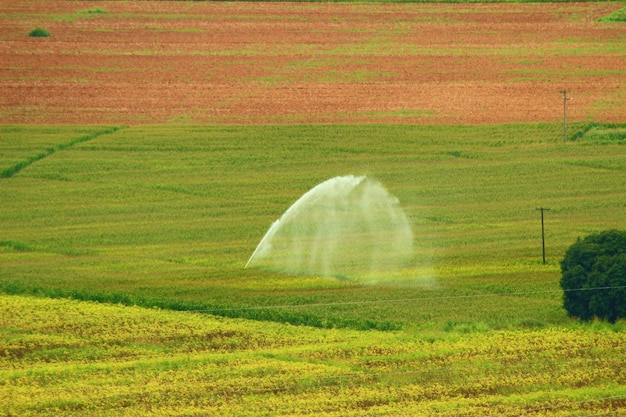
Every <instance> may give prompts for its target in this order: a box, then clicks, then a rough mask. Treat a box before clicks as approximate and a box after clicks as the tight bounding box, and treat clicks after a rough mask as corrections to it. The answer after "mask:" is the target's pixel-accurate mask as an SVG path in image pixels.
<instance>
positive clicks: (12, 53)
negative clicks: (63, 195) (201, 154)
mask: <svg viewBox="0 0 626 417" xmlns="http://www.w3.org/2000/svg"><path fill="white" fill-rule="evenodd" d="M621 7H623V5H622V4H620V3H603V2H600V3H567V4H489V5H486V4H472V5H433V4H422V5H419V4H324V3H322V4H319V3H310V4H309V3H248V2H245V3H222V2H218V3H213V2H157V1H142V2H107V1H98V2H83V1H44V0H32V1H27V2H24V1H18V0H9V1H4V2H2V4H0V123H125V124H142V123H172V122H181V123H241V124H250V123H255V124H256V123H259V124H261V123H328V122H330V123H335V122H340V123H370V122H371V123H380V122H382V123H424V124H437V123H445V124H481V123H518V122H541V121H550V122H552V121H558V120H560V118H561V117H562V112H563V107H562V106H563V96H562V95H561V94H560V92H559V91H560V90H561V89H568V90H569V91H570V93H569V95H571V96H572V97H573V100H572V101H571V102H569V104H568V116H569V117H570V118H571V120H600V121H608V122H623V121H624V115H625V114H626V26H624V24H620V23H600V22H598V18H600V17H602V16H606V15H607V14H609V13H611V12H613V11H615V10H617V9H619V8H621ZM37 26H41V27H44V28H46V29H48V30H49V31H50V32H51V34H52V36H51V37H48V38H33V37H29V36H28V33H29V32H30V31H31V30H32V29H34V28H35V27H37Z"/></svg>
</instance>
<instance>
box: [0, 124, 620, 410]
mask: <svg viewBox="0 0 626 417" xmlns="http://www.w3.org/2000/svg"><path fill="white" fill-rule="evenodd" d="M570 131H571V134H572V139H574V138H575V140H572V141H570V142H568V143H566V144H564V143H563V142H562V137H561V134H562V126H561V125H560V124H558V123H557V124H519V125H496V126H406V125H343V126H342V125H309V126H306V125H303V126H250V127H244V126H238V127H237V126H135V127H123V126H122V127H117V128H111V127H102V126H95V127H89V126H81V127H68V126H24V125H13V126H3V127H2V143H1V145H2V148H1V149H2V153H1V154H2V173H3V176H4V178H2V179H0V181H2V187H1V188H0V194H1V199H2V202H3V203H2V205H3V210H2V212H1V214H0V222H1V227H0V228H1V229H2V239H1V240H0V248H1V250H0V260H1V262H2V270H1V275H0V288H1V289H2V291H3V292H4V293H5V294H6V295H5V296H3V297H2V308H3V314H2V317H3V319H2V320H3V322H2V328H3V332H4V333H3V335H2V336H3V339H2V340H3V345H4V353H3V357H4V365H3V368H2V369H3V371H2V372H3V374H2V375H3V377H2V381H3V382H2V387H3V388H2V389H3V390H4V392H5V394H7V393H8V395H9V397H11V398H14V401H13V402H10V403H7V404H8V405H6V406H5V407H7V408H6V409H5V410H6V411H9V412H11V413H16V415H19V414H21V411H20V410H22V411H24V410H29V412H32V413H33V414H35V415H36V414H38V413H39V414H42V413H43V414H45V411H43V410H46V409H48V408H49V407H57V408H58V410H59V412H60V413H61V412H66V413H67V414H72V413H74V412H75V413H77V414H81V415H86V414H89V413H93V414H94V415H97V414H99V413H101V412H106V413H109V414H111V415H115V414H118V413H120V414H128V415H132V414H133V413H138V414H143V413H153V414H155V415H159V414H164V415H166V414H167V415H172V414H176V413H179V414H181V415H192V414H193V413H194V412H197V413H198V414H199V415H201V414H202V412H203V411H202V410H204V412H207V410H212V412H213V411H214V412H215V414H219V413H222V414H223V415H232V413H235V414H238V415H259V414H260V415H263V414H266V415H276V414H285V415H290V414H293V415H299V414H300V415H301V414H307V413H309V414H319V413H321V412H328V413H330V414H331V415H333V413H334V414H335V415H345V413H347V412H352V413H355V415H357V414H358V413H360V412H363V413H365V412H367V413H370V414H371V415H376V414H377V413H378V414H385V413H387V414H394V415H396V414H397V412H398V411H399V410H406V413H408V414H407V415H410V414H412V412H413V411H415V412H418V411H420V412H423V413H424V414H428V413H431V414H436V415H493V413H494V412H495V413H497V414H502V415H519V414H521V413H524V412H525V411H524V410H528V409H531V410H534V409H536V410H538V411H537V412H536V413H537V414H539V415H542V414H541V413H544V414H547V415H589V414H590V413H592V412H609V413H611V412H612V413H614V414H612V415H619V414H618V411H619V410H622V411H623V407H624V401H625V397H626V391H625V390H624V388H623V384H624V375H623V373H621V372H620V371H619V369H622V368H623V366H622V365H623V364H624V360H623V358H624V352H623V347H624V346H625V344H624V341H625V340H624V334H625V333H624V332H623V330H622V327H623V324H619V323H618V324H617V325H615V326H609V325H602V324H595V325H594V324H592V325H586V326H580V325H578V324H576V322H575V321H572V320H571V319H569V318H568V317H567V315H566V313H565V311H564V310H563V309H562V307H561V297H562V291H561V290H560V288H559V285H558V280H559V277H560V274H559V260H560V259H561V257H562V255H563V253H564V251H565V249H566V248H567V247H568V246H569V245H570V244H571V243H573V242H574V241H575V240H576V239H577V238H578V237H580V236H584V235H586V234H588V233H591V232H594V231H598V230H604V229H609V228H619V227H622V226H623V225H624V224H626V212H625V211H624V204H625V202H624V198H625V195H624V191H623V190H624V189H625V188H624V187H625V186H626V184H625V182H626V176H625V175H624V171H625V170H626V154H625V153H624V149H623V148H624V141H623V134H624V133H623V132H624V125H599V124H573V125H572V126H571V129H570ZM348 173H353V174H367V175H370V176H372V177H374V178H377V179H378V180H379V181H380V182H381V183H382V184H384V185H385V186H386V188H387V189H388V190H389V192H390V193H392V194H393V195H395V196H397V198H398V199H399V201H400V205H401V206H402V207H403V209H404V210H405V212H406V213H407V216H408V218H409V219H410V221H411V224H412V225H413V228H414V233H415V236H416V248H415V255H416V256H415V261H414V263H413V264H412V265H410V266H409V267H407V268H406V269H405V270H403V271H401V272H400V273H399V274H393V275H389V276H386V275H385V274H381V276H380V281H379V282H374V283H372V282H362V281H359V280H358V279H353V280H339V279H336V278H323V277H304V276H289V275H282V274H276V273H272V272H267V271H261V270H258V269H244V268H243V267H244V265H245V263H246V261H247V259H248V257H249V256H250V254H251V253H252V251H253V250H254V248H255V246H256V245H257V243H258V242H259V240H260V239H261V237H262V236H263V234H264V233H265V231H266V230H267V228H268V227H269V225H270V224H271V223H272V222H273V221H274V220H275V219H276V218H278V217H279V216H280V214H282V212H284V211H285V210H286V209H287V208H288V207H289V206H290V205H291V204H293V202H294V201H295V200H297V199H298V198H299V197H300V196H301V195H302V194H303V193H305V192H306V191H307V190H308V189H310V188H311V187H313V186H314V185H316V184H318V183H320V182H322V181H323V180H325V179H327V178H329V177H332V176H335V175H343V174H348ZM537 207H546V208H550V211H548V212H546V246H547V263H546V265H543V263H542V258H541V223H540V213H539V212H538V211H537V210H536V208H537ZM10 294H14V295H12V296H11V295H10ZM33 295H35V296H42V297H52V299H49V300H43V299H42V300H38V299H33V298H30V297H32V296H33ZM59 297H61V298H74V299H78V300H85V301H83V302H77V301H71V302H68V301H63V300H61V299H59ZM88 301H105V302H111V303H114V304H118V305H117V306H115V307H104V306H99V305H98V304H91V303H90V302H89V303H87V302H88ZM67 303H70V304H67ZM120 303H121V304H122V305H123V304H125V305H135V304H137V305H139V306H143V307H144V308H145V309H141V308H137V307H134V308H130V307H123V306H121V305H119V304H120ZM35 306H36V308H35ZM154 307H156V308H159V309H157V310H154V309H153V308H154ZM39 309H40V310H41V311H40V312H38V311H39ZM162 309H167V310H162ZM171 309H174V310H187V312H178V313H176V312H168V310H171ZM99 312H102V313H99ZM33 315H34V316H33ZM128 315H130V317H128ZM215 315H217V316H223V317H240V318H247V319H254V320H255V321H251V322H248V321H241V319H238V320H236V321H229V320H235V319H229V320H227V319H225V318H221V319H220V318H216V317H215ZM42 316H45V317H46V318H45V320H44V319H42ZM42 320H43V321H42ZM48 321H50V322H49V323H48ZM162 321H164V322H167V323H169V324H168V326H170V327H171V329H170V330H163V325H162V324H160V323H161V322H162ZM155 322H156V323H159V324H154V323H155ZM190 322H193V324H182V323H190ZM272 322H274V323H272ZM46 323H48V324H46ZM176 323H179V324H176ZM216 323H219V325H218V324H216ZM293 325H308V327H307V326H305V327H302V326H298V327H293ZM189 326H191V327H189ZM215 326H218V327H219V330H216V331H217V332H218V333H217V334H218V335H217V336H212V333H211V332H212V331H213V330H207V329H213V328H214V327H215ZM240 326H243V327H240ZM310 327H318V328H319V329H312V328H310ZM81 329H85V330H84V332H86V333H83V330H81ZM89 329H91V330H89ZM100 329H101V330H102V332H100ZM105 329H106V330H105ZM242 329H244V330H242ZM161 331H163V332H166V333H167V332H170V333H167V334H165V335H160V332H161ZM125 332H126V333H125ZM240 332H243V335H241V334H240ZM124 334H126V336H124ZM109 338H112V339H109ZM285 338H286V339H288V340H287V341H285ZM309 338H312V339H309ZM320 339H321V340H323V342H322V341H320ZM103 340H105V341H106V343H105V342H103ZM538 340H541V341H542V343H539V342H538ZM589 340H591V341H589ZM327 342H328V344H327ZM544 342H545V343H548V344H549V346H545V345H544V344H543V343H544ZM586 343H591V344H593V348H590V347H587V345H586ZM257 344H258V346H257ZM294 345H295V346H294ZM518 346H519V347H518ZM503 349H504V350H505V351H506V352H502V350H503ZM224 350H226V351H227V352H228V354H226V353H224V352H223V351H224ZM475 355H478V357H479V358H474V356H475ZM511 356H513V357H514V358H511ZM431 360H432V362H430V361H431ZM231 361H232V362H233V364H231V365H229V364H230V363H231ZM424 361H426V362H424ZM598 362H600V363H601V365H599V363H598ZM220 363H221V364H225V365H227V367H226V368H220V367H219V364H220ZM55 364H56V365H55ZM512 365H513V366H512ZM219 369H222V370H221V371H219ZM225 369H227V370H225ZM74 372H75V373H74ZM102 372H104V373H105V374H106V375H107V376H104V375H103V374H102ZM198 372H199V373H200V374H198ZM42 375H45V376H42ZM470 376H471V378H472V379H471V381H474V382H471V383H470V382H468V378H470ZM85 378H87V380H88V381H92V382H90V383H89V384H88V385H87V386H84V385H83V384H80V385H75V382H72V381H76V380H77V379H78V380H81V381H82V380H83V379H85ZM101 378H102V379H101ZM189 378H191V380H194V381H196V380H197V381H198V384H200V385H196V384H194V387H195V388H194V389H193V390H191V389H190V388H188V387H187V384H186V383H185V382H184V381H188V380H189ZM214 378H218V379H219V381H215V380H214ZM249 378H252V379H249ZM137 381H142V382H141V383H139V386H138V385H137ZM202 381H204V382H202ZM102 384H103V385H102ZM151 384H157V385H159V384H164V385H159V386H158V387H157V386H154V387H152V385H151ZM207 384H208V385H207ZM215 384H217V385H215ZM472 384H475V386H474V385H472ZM92 385H93V386H92ZM113 387H115V389H116V390H119V392H118V391H115V392H116V393H115V394H114V393H112V392H111V391H110V390H111V389H113ZM149 387H152V388H149ZM200 387H206V388H205V390H206V391H205V390H202V389H200ZM243 387H245V389H244V388H243ZM242 390H243V391H242ZM414 390H417V391H414ZM48 392H53V393H57V395H54V396H50V394H48ZM21 395H24V396H26V397H30V396H31V395H36V398H37V400H36V401H35V402H34V403H31V402H29V401H26V402H24V401H23V400H20V398H26V397H21ZM59 395H60V396H59ZM77 395H78V396H77ZM94 395H95V397H93V396H94ZM153 395H154V396H153ZM89 398H99V400H98V401H95V400H94V401H90V400H89ZM158 398H161V400H158ZM148 399H149V400H148ZM166 410H168V411H166ZM411 410H412V411H411ZM590 410H591V411H590ZM170 411H171V412H170ZM559 413H561V414H559ZM592 415H594V414H592ZM609 415H611V414H609Z"/></svg>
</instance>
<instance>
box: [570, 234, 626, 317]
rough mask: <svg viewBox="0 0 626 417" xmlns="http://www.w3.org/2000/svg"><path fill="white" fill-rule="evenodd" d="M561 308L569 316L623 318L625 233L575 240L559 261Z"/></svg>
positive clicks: (625, 309) (625, 311)
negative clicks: (561, 291)
mask: <svg viewBox="0 0 626 417" xmlns="http://www.w3.org/2000/svg"><path fill="white" fill-rule="evenodd" d="M561 273H562V276H561V288H563V291H564V294H563V307H564V308H565V310H567V313H568V314H569V315H570V316H572V317H578V318H580V319H582V320H591V319H593V318H594V317H598V318H601V319H605V320H608V321H610V322H612V323H614V322H615V321H616V320H617V319H619V318H625V317H626V231H619V230H607V231H605V232H601V233H598V234H593V235H589V236H587V237H586V238H584V239H582V240H581V239H578V241H577V242H576V243H574V244H573V245H572V246H570V247H569V249H568V250H567V251H566V252H565V256H564V258H563V260H562V261H561Z"/></svg>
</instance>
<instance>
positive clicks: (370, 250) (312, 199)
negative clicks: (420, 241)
mask: <svg viewBox="0 0 626 417" xmlns="http://www.w3.org/2000/svg"><path fill="white" fill-rule="evenodd" d="M413 255H414V252H413V231H412V228H411V226H410V224H409V221H408V219H407V217H406V215H405V213H404V211H403V210H402V208H401V207H400V205H399V202H398V199H397V198H395V197H394V196H392V195H391V194H389V193H388V192H387V190H385V188H384V187H383V186H382V185H381V184H380V183H379V182H378V181H376V180H373V179H371V178H369V177H366V176H353V175H347V176H340V177H335V178H331V179H329V180H327V181H324V182H323V183H321V184H319V185H317V186H315V187H314V188H312V189H311V190H309V191H308V192H306V193H305V194H304V195H303V196H302V197H300V199H298V200H297V201H296V202H295V203H294V204H293V205H292V206H291V207H289V208H288V209H287V211H285V212H284V213H283V215H282V216H281V217H280V218H279V219H278V220H276V221H275V222H274V223H273V224H272V225H271V226H270V228H269V229H268V231H267V233H266V234H265V236H263V238H262V239H261V241H260V243H259V244H258V246H257V247H256V249H255V250H254V252H253V253H252V255H251V256H250V259H248V262H247V263H246V266H245V268H248V267H251V266H256V267H260V268H263V269H268V270H272V271H278V272H285V273H291V274H303V275H316V276H342V277H350V278H354V277H363V276H369V275H371V274H375V273H377V272H381V271H386V272H388V271H393V270H398V269H400V268H402V267H404V266H406V264H407V263H408V262H410V261H411V259H412V258H413Z"/></svg>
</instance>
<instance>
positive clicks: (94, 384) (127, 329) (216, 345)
mask: <svg viewBox="0 0 626 417" xmlns="http://www.w3.org/2000/svg"><path fill="white" fill-rule="evenodd" d="M0 310H1V311H0V312H1V313H2V314H1V315H0V317H1V319H0V321H1V322H0V328H2V329H3V330H2V333H0V335H1V339H0V346H1V348H0V395H2V396H3V397H4V398H9V401H8V402H4V403H3V404H2V406H0V410H1V411H2V412H3V413H4V414H6V415H21V414H30V415H46V414H47V413H50V412H54V413H55V415H107V414H108V415H116V414H118V413H121V412H122V410H123V413H124V414H125V415H139V414H141V415H195V414H198V415H199V414H202V413H211V414H213V415H296V414H298V415H357V414H359V413H363V412H367V413H368V415H416V414H417V415H419V414H429V415H441V416H445V415H468V416H469V415H493V414H499V415H519V414H520V413H523V412H525V411H526V410H533V409H534V410H537V415H584V413H587V414H590V413H596V412H615V413H618V412H620V410H621V411H622V412H623V411H626V390H625V389H624V385H625V384H626V372H625V371H624V370H625V369H626V367H625V366H624V365H626V364H625V363H624V357H626V350H625V346H626V343H625V342H626V333H624V332H623V331H620V329H621V327H620V326H623V324H617V325H616V326H608V325H593V326H587V327H584V328H570V329H566V328H560V329H557V328H555V329H544V330H541V331H499V332H487V333H481V334H471V335H463V334H460V333H455V332H452V333H438V334H432V335H430V336H428V337H427V335H425V334H419V335H417V334H411V333H406V332H403V333H396V332H377V331H368V332H357V331H350V330H324V329H312V328H307V327H297V326H289V325H282V324H268V323H265V324H262V323H259V322H249V321H245V320H232V319H224V318H216V317H213V316H207V315H200V314H194V313H182V312H168V311H163V310H158V309H144V308H139V307H124V306H116V305H101V304H97V303H88V302H80V301H75V300H51V299H38V298H30V297H19V296H0Z"/></svg>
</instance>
